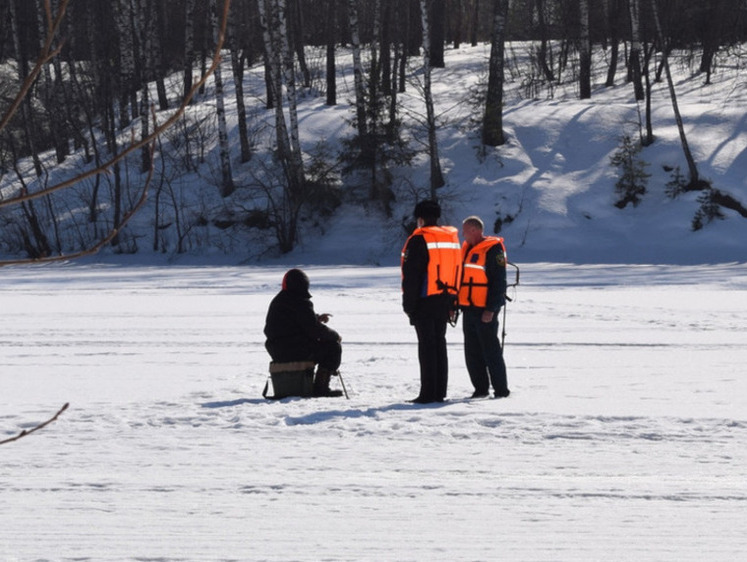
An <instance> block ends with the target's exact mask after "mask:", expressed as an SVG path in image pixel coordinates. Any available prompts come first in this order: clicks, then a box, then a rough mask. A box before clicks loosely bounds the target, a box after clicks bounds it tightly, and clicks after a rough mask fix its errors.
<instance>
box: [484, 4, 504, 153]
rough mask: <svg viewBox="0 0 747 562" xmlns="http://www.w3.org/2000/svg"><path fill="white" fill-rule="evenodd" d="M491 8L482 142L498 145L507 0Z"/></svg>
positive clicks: (502, 140) (499, 142) (502, 141)
mask: <svg viewBox="0 0 747 562" xmlns="http://www.w3.org/2000/svg"><path fill="white" fill-rule="evenodd" d="M493 10H494V14H493V33H492V41H491V48H490V70H489V73H488V93H487V97H486V100H485V117H484V120H483V126H482V142H483V144H486V145H488V146H500V145H502V144H504V143H505V142H506V140H505V137H504V136H503V72H504V70H503V66H504V65H503V53H504V44H505V37H506V23H507V20H508V0H494V2H493Z"/></svg>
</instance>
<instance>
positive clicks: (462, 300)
mask: <svg viewBox="0 0 747 562" xmlns="http://www.w3.org/2000/svg"><path fill="white" fill-rule="evenodd" d="M496 244H500V246H501V249H502V250H503V255H504V256H505V255H506V247H505V246H504V245H503V238H497V237H495V236H487V237H485V238H484V239H483V240H482V241H481V242H478V243H477V244H475V245H474V246H472V247H471V248H470V247H469V245H468V244H467V243H466V242H465V243H464V244H462V256H463V262H464V269H463V270H462V282H461V284H460V286H459V305H460V306H476V307H479V308H485V306H487V304H488V274H487V272H486V271H485V263H486V260H487V255H488V250H490V248H492V247H493V246H495V245H496Z"/></svg>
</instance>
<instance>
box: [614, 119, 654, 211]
mask: <svg viewBox="0 0 747 562" xmlns="http://www.w3.org/2000/svg"><path fill="white" fill-rule="evenodd" d="M640 150H641V146H640V144H638V143H635V142H633V140H632V139H631V138H630V135H627V134H626V135H623V137H622V138H621V139H620V146H619V148H618V149H617V151H616V152H615V153H614V154H613V155H612V156H611V157H610V163H611V164H612V165H613V166H614V167H615V168H618V169H619V170H620V178H619V179H618V180H617V183H615V192H616V193H617V194H618V195H619V196H620V198H619V199H618V200H617V202H616V203H615V206H616V207H618V208H619V209H623V208H625V207H626V206H627V204H628V203H632V204H633V206H634V207H635V206H637V205H638V204H639V203H640V202H641V197H643V195H644V194H645V193H646V186H647V185H648V178H649V177H650V175H651V174H648V173H646V166H648V164H647V163H646V162H644V161H643V160H642V159H641V158H640V157H639V152H640Z"/></svg>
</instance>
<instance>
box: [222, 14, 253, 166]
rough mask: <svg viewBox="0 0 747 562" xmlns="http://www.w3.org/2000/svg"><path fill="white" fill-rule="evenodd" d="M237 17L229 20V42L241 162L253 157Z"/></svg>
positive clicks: (242, 54) (243, 57)
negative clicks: (247, 120)
mask: <svg viewBox="0 0 747 562" xmlns="http://www.w3.org/2000/svg"><path fill="white" fill-rule="evenodd" d="M237 25H238V24H237V23H236V18H234V19H232V20H231V21H230V22H228V29H227V43H228V48H229V49H230V51H231V69H232V70H233V85H234V90H235V92H236V117H237V120H238V129H239V146H240V147H241V162H248V161H249V160H251V158H252V149H251V146H250V144H249V133H248V131H247V124H246V104H245V103H244V59H245V55H244V53H241V52H240V49H239V44H238V41H237V39H236V27H237Z"/></svg>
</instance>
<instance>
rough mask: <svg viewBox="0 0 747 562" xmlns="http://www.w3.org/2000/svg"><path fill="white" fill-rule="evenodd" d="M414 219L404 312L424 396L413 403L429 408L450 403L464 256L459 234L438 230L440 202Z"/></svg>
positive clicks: (405, 253)
mask: <svg viewBox="0 0 747 562" xmlns="http://www.w3.org/2000/svg"><path fill="white" fill-rule="evenodd" d="M413 215H414V217H415V219H416V220H417V225H418V227H417V228H416V229H415V231H414V232H413V233H412V235H411V236H410V238H408V240H407V242H406V243H405V247H404V248H403V250H402V308H403V309H404V311H405V313H406V314H407V316H408V317H409V319H410V324H412V325H413V326H414V327H415V332H416V333H417V336H418V360H419V362H420V393H419V394H418V396H417V397H416V398H415V399H414V400H412V402H415V403H417V404H427V403H430V402H443V401H444V398H445V397H446V390H447V385H448V377H449V364H448V356H447V352H446V324H447V323H448V321H449V314H450V312H451V310H452V308H453V306H454V303H455V299H456V292H457V285H458V282H459V270H460V264H461V253H460V249H459V232H458V231H457V229H456V228H454V227H453V226H437V221H438V219H439V217H440V216H441V207H440V206H439V204H438V203H437V202H435V201H421V202H420V203H418V204H417V205H416V206H415V211H414V213H413Z"/></svg>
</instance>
